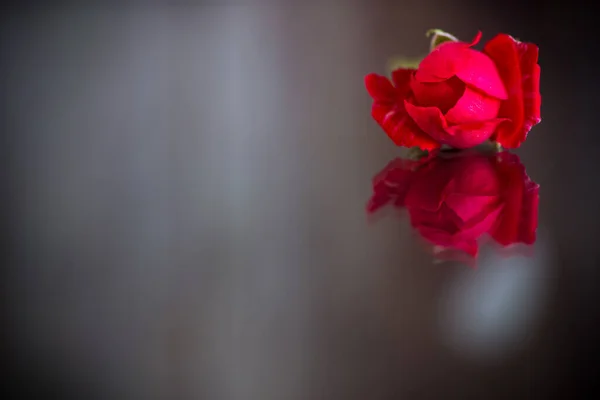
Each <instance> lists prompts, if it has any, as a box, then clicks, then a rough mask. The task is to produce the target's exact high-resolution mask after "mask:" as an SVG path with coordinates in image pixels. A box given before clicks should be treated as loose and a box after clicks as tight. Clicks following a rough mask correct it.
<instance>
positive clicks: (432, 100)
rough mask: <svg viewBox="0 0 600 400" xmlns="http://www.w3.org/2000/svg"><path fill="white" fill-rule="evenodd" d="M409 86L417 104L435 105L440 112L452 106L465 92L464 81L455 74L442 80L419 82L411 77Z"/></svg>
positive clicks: (424, 105) (423, 105)
mask: <svg viewBox="0 0 600 400" xmlns="http://www.w3.org/2000/svg"><path fill="white" fill-rule="evenodd" d="M410 87H411V89H412V93H413V95H414V96H415V100H416V102H417V104H418V105H419V106H422V107H437V108H439V109H440V111H442V113H446V112H447V111H448V110H450V109H451V108H452V107H454V106H455V105H456V103H457V102H458V100H459V99H460V98H461V96H463V94H464V93H465V84H464V82H463V81H461V80H460V79H458V78H457V77H455V76H453V77H451V78H450V79H447V80H445V81H442V82H419V81H417V80H416V79H415V78H414V77H413V79H412V80H411V82H410Z"/></svg>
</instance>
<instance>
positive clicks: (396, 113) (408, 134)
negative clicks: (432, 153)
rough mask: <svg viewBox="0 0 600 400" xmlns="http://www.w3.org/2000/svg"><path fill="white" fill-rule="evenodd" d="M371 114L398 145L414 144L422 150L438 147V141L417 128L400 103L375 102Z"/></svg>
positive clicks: (409, 145) (408, 145)
mask: <svg viewBox="0 0 600 400" xmlns="http://www.w3.org/2000/svg"><path fill="white" fill-rule="evenodd" d="M371 115H372V116H373V119H375V121H377V123H379V125H380V126H381V127H382V128H383V130H384V131H385V133H386V134H387V135H388V136H389V138H390V139H392V141H393V142H394V143H395V144H396V145H398V146H404V147H415V146H416V147H420V148H421V149H423V150H432V149H436V148H438V147H440V144H439V143H438V142H436V141H435V140H433V139H432V138H431V137H430V136H428V135H427V134H426V133H424V132H423V131H422V130H421V129H419V127H418V126H417V125H416V124H415V123H414V121H413V120H412V119H411V118H410V117H409V116H408V114H407V113H406V110H405V109H404V107H402V103H399V104H392V105H390V104H382V103H377V102H375V103H374V104H373V107H372V109H371Z"/></svg>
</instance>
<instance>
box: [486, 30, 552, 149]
mask: <svg viewBox="0 0 600 400" xmlns="http://www.w3.org/2000/svg"><path fill="white" fill-rule="evenodd" d="M483 51H484V52H485V53H486V54H487V55H488V56H489V57H490V58H491V59H492V60H494V62H495V63H496V67H497V68H498V72H499V73H500V76H501V78H502V80H503V81H504V84H505V86H506V88H507V90H508V93H509V97H508V99H507V100H506V101H504V102H502V104H501V105H500V110H499V112H498V116H499V117H503V118H507V119H510V121H507V122H505V123H503V124H502V125H501V126H500V127H499V128H498V132H497V133H496V134H495V135H494V139H495V140H497V141H498V142H499V143H501V144H502V145H503V146H504V147H507V148H516V147H519V146H520V145H521V143H522V142H523V141H524V140H525V139H526V137H527V134H528V133H529V131H530V130H531V128H532V127H533V126H534V125H535V124H537V123H539V122H540V121H541V118H540V106H541V96H540V92H539V85H540V67H539V65H538V64H537V59H538V47H537V46H536V45H534V44H532V43H521V42H518V41H516V40H515V39H514V38H512V37H511V36H509V35H505V34H499V35H497V36H496V37H494V38H493V39H492V40H490V41H489V42H488V43H487V44H486V45H485V47H484V50H483Z"/></svg>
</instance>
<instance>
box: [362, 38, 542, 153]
mask: <svg viewBox="0 0 600 400" xmlns="http://www.w3.org/2000/svg"><path fill="white" fill-rule="evenodd" d="M480 38H481V32H479V33H478V34H477V36H476V37H475V39H474V40H473V42H471V43H464V42H458V41H446V42H444V43H442V44H440V45H438V46H437V47H435V48H434V49H433V51H432V52H431V53H429V54H428V55H427V56H426V57H425V58H424V59H423V60H422V61H421V63H420V64H419V67H418V69H397V70H395V71H393V73H392V82H390V80H388V79H387V78H386V77H383V76H380V75H376V74H369V75H367V76H366V77H365V84H366V87H367V90H368V92H369V94H370V95H371V97H372V98H373V100H374V102H373V106H372V109H371V115H372V116H373V118H374V119H375V120H376V121H377V122H378V123H379V124H380V125H381V126H382V128H383V129H384V130H385V132H386V133H387V135H388V136H389V137H390V138H391V139H392V140H393V141H394V143H396V144H397V145H399V146H405V147H414V146H417V147H420V148H421V149H424V150H431V149H436V148H438V147H440V146H441V145H443V144H445V145H449V146H451V147H455V148H461V149H463V148H469V147H473V146H476V145H479V144H481V143H483V142H484V141H485V140H487V139H492V140H495V141H497V142H499V143H500V144H502V145H503V146H504V147H508V148H514V147H518V146H519V145H520V144H521V143H522V142H523V141H524V140H525V138H526V136H527V133H528V132H529V130H530V129H531V127H532V126H533V125H535V124H537V123H538V122H540V120H541V119H540V104H541V96H540V93H539V80H540V67H539V65H538V64H537V58H538V48H537V46H535V45H534V44H530V43H521V42H518V41H516V40H515V39H513V38H512V37H510V36H508V35H505V34H500V35H498V36H496V37H495V38H494V39H492V40H490V41H489V42H488V43H487V44H486V45H485V47H484V51H483V52H480V51H477V50H475V49H473V48H472V46H474V45H475V44H477V43H478V42H479V40H480Z"/></svg>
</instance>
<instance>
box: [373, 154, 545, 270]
mask: <svg viewBox="0 0 600 400" xmlns="http://www.w3.org/2000/svg"><path fill="white" fill-rule="evenodd" d="M538 202H539V185H537V184H536V183H535V182H532V181H531V179H529V177H528V176H527V175H526V173H525V168H524V166H523V164H521V163H520V162H519V157H518V156H517V155H515V154H511V153H510V152H508V151H500V152H496V151H489V150H488V151H483V149H482V150H479V149H473V150H470V151H456V150H452V151H441V152H434V153H430V154H425V155H423V156H421V157H413V158H405V159H403V158H397V159H395V160H393V161H391V162H390V163H389V164H388V165H387V166H386V167H385V168H384V169H383V170H382V171H381V172H379V173H378V174H377V175H376V176H375V177H374V178H373V196H372V197H371V199H370V200H369V202H368V204H367V212H368V213H369V214H370V215H376V214H377V212H380V211H381V210H382V208H384V207H385V206H386V205H388V204H390V203H391V204H392V205H393V206H394V207H396V208H399V209H407V211H408V214H409V216H410V223H411V226H412V227H413V228H415V230H417V231H418V232H419V234H420V235H421V236H422V237H423V238H424V239H425V240H427V241H428V242H430V244H431V245H432V250H433V252H434V253H435V257H436V258H438V259H444V258H449V259H452V258H457V259H460V258H461V255H462V254H461V253H464V254H465V255H467V256H471V259H467V260H466V261H468V262H470V261H473V262H474V261H475V260H476V257H477V254H478V252H479V244H478V241H479V240H480V239H481V238H482V237H483V236H484V235H486V236H487V235H489V236H490V237H491V238H492V239H493V240H494V241H495V242H496V243H498V244H499V245H501V246H503V247H511V246H513V245H518V244H526V245H533V244H534V243H535V239H536V231H537V227H538Z"/></svg>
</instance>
